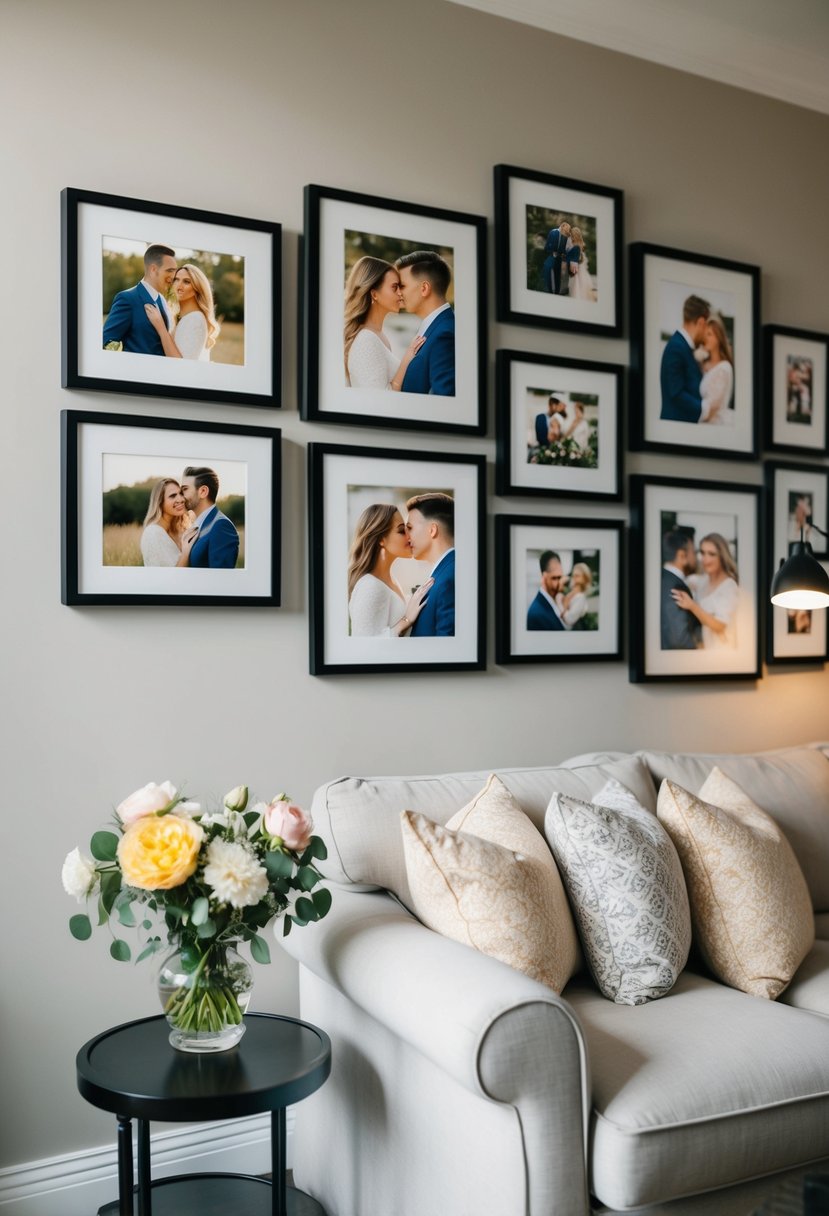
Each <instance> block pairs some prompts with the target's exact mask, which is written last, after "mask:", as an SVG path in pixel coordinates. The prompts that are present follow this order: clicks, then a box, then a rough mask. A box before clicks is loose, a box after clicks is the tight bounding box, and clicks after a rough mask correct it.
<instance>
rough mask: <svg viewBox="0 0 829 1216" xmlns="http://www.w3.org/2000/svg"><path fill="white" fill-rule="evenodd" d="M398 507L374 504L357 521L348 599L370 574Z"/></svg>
mask: <svg viewBox="0 0 829 1216" xmlns="http://www.w3.org/2000/svg"><path fill="white" fill-rule="evenodd" d="M397 514H399V512H398V509H397V507H395V506H393V505H390V504H389V503H385V502H376V503H372V505H371V506H370V507H366V509H365V511H363V513H362V514H361V516H360V518H359V519H358V520H357V527H356V528H355V529H354V539H353V541H352V542H351V552H350V553H349V555H348V598H349V599H351V593H352V591H353V590H354V588H355V587H356V586H357V583H358V581H359V580H360V579H361V578H362V577H363V575H364V574H370V573H371V571H372V570H373V569H374V563H375V562H376V561H377V555H378V553H379V552H380V541H381V540H382V539H383V537H384V536H387V535H388V533H389V531H390V529H391V526H392V522H393V520H394V517H395V515H397Z"/></svg>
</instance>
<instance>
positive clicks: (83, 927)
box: [69, 912, 92, 942]
mask: <svg viewBox="0 0 829 1216" xmlns="http://www.w3.org/2000/svg"><path fill="white" fill-rule="evenodd" d="M69 932H70V933H71V934H72V936H73V937H76V938H77V939H78V941H79V942H86V941H89V939H90V937H91V936H92V922H91V920H90V919H89V917H88V916H87V915H86V913H85V912H79V913H78V914H77V916H71V917H70V918H69Z"/></svg>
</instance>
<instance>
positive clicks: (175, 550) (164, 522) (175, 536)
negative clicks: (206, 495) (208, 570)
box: [141, 477, 199, 566]
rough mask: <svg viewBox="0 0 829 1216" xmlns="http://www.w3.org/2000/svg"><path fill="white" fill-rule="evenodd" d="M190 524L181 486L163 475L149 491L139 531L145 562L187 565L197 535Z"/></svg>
mask: <svg viewBox="0 0 829 1216" xmlns="http://www.w3.org/2000/svg"><path fill="white" fill-rule="evenodd" d="M191 525H192V520H191V518H190V512H189V511H188V510H187V507H186V505H185V502H184V495H183V494H182V492H181V486H180V485H179V484H178V482H177V481H175V480H174V479H173V478H172V477H162V478H161V480H160V481H157V482H156V483H155V485H154V486H153V488H152V492H151V493H150V505H149V507H148V508H147V514H146V517H145V519H144V531H143V532H142V533H141V556H142V558H143V559H144V565H145V566H189V565H190V548H191V546H192V544H193V541H194V540H195V539H196V537H197V536H198V534H199V531H198V528H194V527H192V526H191Z"/></svg>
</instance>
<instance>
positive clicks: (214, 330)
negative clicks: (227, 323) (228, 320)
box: [173, 262, 222, 350]
mask: <svg viewBox="0 0 829 1216" xmlns="http://www.w3.org/2000/svg"><path fill="white" fill-rule="evenodd" d="M179 270H186V271H187V273H188V274H189V275H190V281H191V282H192V284H193V294H194V295H195V297H196V304H197V305H198V308H199V312H201V313H202V315H203V316H204V319H205V321H206V322H207V343H206V345H207V349H208V350H210V348H211V347H213V346H215V345H216V339H217V338H218V336H219V334H220V333H221V329H222V327H221V325H220V324H219V322H218V321H217V320H216V306H215V304H214V302H213V288H212V287H211V286H210V280H209V279H208V277H207V275H206V274H205V273H204V271H203V270H199V268H198V266H194V265H193V263H192V262H185V263H184V265H183V266H179V267H178V270H176V274H178V272H179ZM173 282H175V279H174V280H173Z"/></svg>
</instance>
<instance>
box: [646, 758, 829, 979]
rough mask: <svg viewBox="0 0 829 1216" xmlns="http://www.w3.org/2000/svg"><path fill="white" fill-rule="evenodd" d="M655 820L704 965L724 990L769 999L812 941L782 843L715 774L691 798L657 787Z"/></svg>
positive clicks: (762, 816)
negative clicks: (678, 862) (674, 859)
mask: <svg viewBox="0 0 829 1216" xmlns="http://www.w3.org/2000/svg"><path fill="white" fill-rule="evenodd" d="M657 814H658V816H659V819H660V820H661V822H662V823H664V825H665V827H666V828H667V830H668V832H669V834H670V836H671V839H672V840H673V842H674V844H675V845H676V847H677V850H678V852H679V856H680V858H681V859H682V865H683V868H684V870H685V878H686V881H687V883H688V894H689V896H690V901H691V915H692V918H693V922H694V937H695V940H696V942H697V944H698V945H699V948H700V951H701V953H702V955H703V958H704V959H705V961H706V963H707V964H708V966H709V967H710V968H711V970H712V971H713V973H714V974H715V975H716V976H717V977H718V978H719V979H720V980H722V982H723V983H725V984H729V985H730V986H731V987H732V988H739V989H740V991H741V992H748V993H750V994H751V995H752V996H760V997H766V998H767V999H768V1000H774V998H775V997H777V996H779V995H780V993H781V992H782V991H783V989H784V988H786V986H787V985H788V984H789V983H790V981H791V979H792V977H793V975H794V973H795V971H796V970H797V968H798V966H799V965H800V963H801V962H802V960H803V959H804V958H805V956H806V955H807V954H808V953H809V951H810V950H811V948H812V945H813V944H814V940H815V921H814V914H813V912H812V902H811V899H810V897H809V890H808V887H807V886H806V880H805V878H804V877H803V872H802V870H801V869H800V866H799V864H798V861H797V858H796V857H795V855H794V853H793V851H792V848H791V845H790V844H789V842H788V841H787V839H786V837H785V836H784V835H783V833H782V831H781V830H780V828H779V827H778V826H777V824H776V823H775V821H774V820H773V819H772V817H771V816H770V815H767V814H766V812H765V811H763V810H761V809H760V807H759V806H757V804H756V803H755V802H753V801H752V800H751V798H749V796H748V794H746V793H744V792H743V790H742V789H741V788H740V786H739V785H737V783H736V781H733V780H732V779H731V778H730V777H727V776H726V774H725V773H723V772H722V771H721V770H720V769H719V768H716V767H715V768H713V769H712V770H711V772H710V774H709V776H708V777H707V778H706V780H705V783H704V785H703V786H702V789H701V790H700V792H699V796H695V795H694V794H691V793H689V792H688V790H685V789H683V788H682V786H679V785H675V784H674V782H672V781H663V783H662V786H661V788H660V791H659V800H658V803H657Z"/></svg>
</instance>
